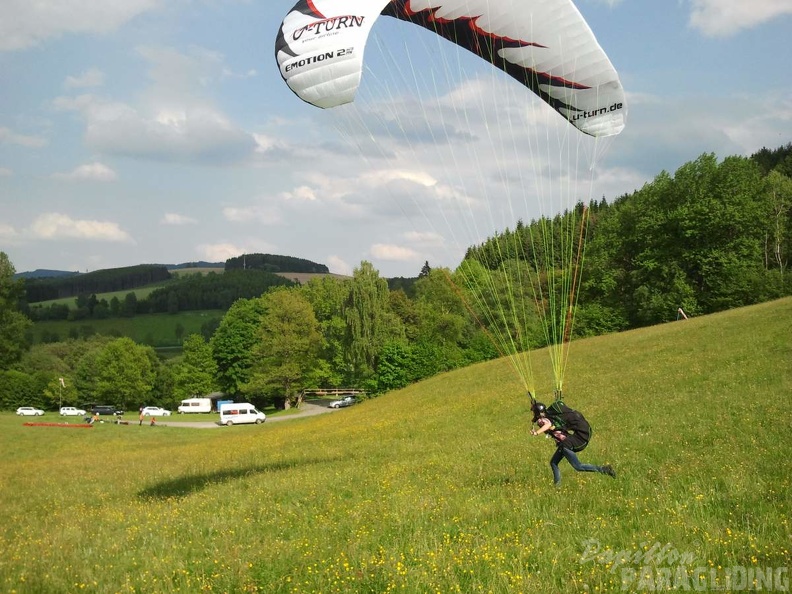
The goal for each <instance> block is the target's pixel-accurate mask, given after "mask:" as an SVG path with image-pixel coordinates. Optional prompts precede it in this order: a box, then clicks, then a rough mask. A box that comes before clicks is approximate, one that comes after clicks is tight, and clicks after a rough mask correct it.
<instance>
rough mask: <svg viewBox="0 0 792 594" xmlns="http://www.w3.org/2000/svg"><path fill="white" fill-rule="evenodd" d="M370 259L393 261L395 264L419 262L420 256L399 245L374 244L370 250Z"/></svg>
mask: <svg viewBox="0 0 792 594" xmlns="http://www.w3.org/2000/svg"><path fill="white" fill-rule="evenodd" d="M370 252H371V255H372V257H374V258H376V259H378V260H393V261H397V262H411V261H414V260H420V259H421V256H420V255H419V254H418V252H416V251H415V250H413V249H411V248H407V247H404V246H400V245H393V244H386V243H375V244H374V245H372V246H371V249H370Z"/></svg>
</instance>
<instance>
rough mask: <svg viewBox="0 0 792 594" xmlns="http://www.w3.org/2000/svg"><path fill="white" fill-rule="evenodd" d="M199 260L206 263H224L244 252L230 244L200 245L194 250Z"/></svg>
mask: <svg viewBox="0 0 792 594" xmlns="http://www.w3.org/2000/svg"><path fill="white" fill-rule="evenodd" d="M196 251H197V252H198V254H199V255H200V256H201V259H203V260H206V261H208V262H225V261H226V260H228V259H229V258H236V257H237V256H241V255H242V254H244V253H245V252H246V250H245V248H243V247H239V246H237V245H234V244H232V243H209V244H201V245H199V246H198V247H197V248H196Z"/></svg>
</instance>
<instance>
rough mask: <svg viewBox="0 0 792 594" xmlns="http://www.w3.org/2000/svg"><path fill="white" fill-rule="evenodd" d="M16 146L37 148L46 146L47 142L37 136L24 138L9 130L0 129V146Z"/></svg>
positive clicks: (22, 135)
mask: <svg viewBox="0 0 792 594" xmlns="http://www.w3.org/2000/svg"><path fill="white" fill-rule="evenodd" d="M3 143H7V144H16V145H19V146H24V147H27V148H39V147H42V146H46V145H47V144H48V141H47V140H46V139H45V138H41V137H39V136H26V135H24V134H17V133H16V132H14V131H13V130H10V129H9V128H0V144H3Z"/></svg>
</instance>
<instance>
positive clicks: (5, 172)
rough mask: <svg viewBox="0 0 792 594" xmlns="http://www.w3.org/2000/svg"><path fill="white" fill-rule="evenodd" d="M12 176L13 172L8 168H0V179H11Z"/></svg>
mask: <svg viewBox="0 0 792 594" xmlns="http://www.w3.org/2000/svg"><path fill="white" fill-rule="evenodd" d="M12 175H14V170H13V169H9V168H8V167H0V177H11V176H12Z"/></svg>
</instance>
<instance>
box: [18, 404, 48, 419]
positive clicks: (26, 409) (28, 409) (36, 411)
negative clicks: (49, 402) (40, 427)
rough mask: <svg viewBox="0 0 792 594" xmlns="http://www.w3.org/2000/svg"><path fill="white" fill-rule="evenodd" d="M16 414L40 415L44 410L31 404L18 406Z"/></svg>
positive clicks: (22, 415) (24, 415) (21, 415)
mask: <svg viewBox="0 0 792 594" xmlns="http://www.w3.org/2000/svg"><path fill="white" fill-rule="evenodd" d="M16 414H18V415H19V416H20V417H40V416H42V415H43V414H44V411H43V410H41V409H40V408H33V407H32V406H20V407H19V408H18V409H17V411H16Z"/></svg>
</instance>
